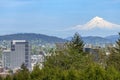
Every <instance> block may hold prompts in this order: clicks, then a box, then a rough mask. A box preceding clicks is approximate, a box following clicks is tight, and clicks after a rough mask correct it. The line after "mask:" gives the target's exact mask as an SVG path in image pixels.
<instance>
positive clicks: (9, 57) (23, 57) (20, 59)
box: [2, 40, 31, 70]
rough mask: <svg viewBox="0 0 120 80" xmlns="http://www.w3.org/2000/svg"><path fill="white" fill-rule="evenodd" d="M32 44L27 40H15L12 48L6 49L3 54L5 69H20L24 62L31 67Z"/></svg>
mask: <svg viewBox="0 0 120 80" xmlns="http://www.w3.org/2000/svg"><path fill="white" fill-rule="evenodd" d="M30 57H31V56H30V45H29V43H28V42H27V41H26V40H13V41H12V42H11V50H4V51H3V54H2V61H3V67H4V68H5V69H12V70H14V69H19V68H20V66H21V65H22V64H23V63H24V64H25V65H26V67H27V68H28V69H31V59H30Z"/></svg>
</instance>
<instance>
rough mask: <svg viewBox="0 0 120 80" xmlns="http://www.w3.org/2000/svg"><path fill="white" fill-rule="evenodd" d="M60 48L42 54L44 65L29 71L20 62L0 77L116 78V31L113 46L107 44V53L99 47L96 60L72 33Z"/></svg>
mask: <svg viewBox="0 0 120 80" xmlns="http://www.w3.org/2000/svg"><path fill="white" fill-rule="evenodd" d="M65 45H66V47H65V48H64V49H63V50H56V52H55V53H56V54H52V55H51V56H49V57H46V59H45V62H44V63H43V64H44V67H43V68H42V69H40V68H39V65H36V66H35V67H34V70H33V71H32V72H29V71H28V69H27V68H26V67H25V65H24V64H23V65H22V66H21V69H20V70H18V71H17V72H16V73H14V74H11V75H8V76H6V77H5V78H2V77H0V80H120V33H119V39H118V40H117V41H116V47H112V48H109V51H110V53H111V54H109V55H101V54H104V53H102V51H100V55H99V58H98V60H97V61H96V60H95V59H94V56H93V55H92V54H89V53H86V52H84V51H83V46H84V42H83V41H82V39H81V37H80V35H79V34H78V33H75V35H74V36H73V38H72V40H71V41H69V42H67V43H66V44H65Z"/></svg>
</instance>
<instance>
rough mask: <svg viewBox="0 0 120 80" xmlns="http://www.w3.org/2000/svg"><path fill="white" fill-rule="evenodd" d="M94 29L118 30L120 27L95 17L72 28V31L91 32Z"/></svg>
mask: <svg viewBox="0 0 120 80" xmlns="http://www.w3.org/2000/svg"><path fill="white" fill-rule="evenodd" d="M94 28H99V29H110V30H111V29H116V28H119V29H120V25H117V24H114V23H111V22H108V21H106V20H104V19H103V18H100V17H98V16H96V17H94V18H93V19H91V20H90V21H89V22H87V23H86V24H84V25H77V26H75V27H73V29H77V30H91V29H94Z"/></svg>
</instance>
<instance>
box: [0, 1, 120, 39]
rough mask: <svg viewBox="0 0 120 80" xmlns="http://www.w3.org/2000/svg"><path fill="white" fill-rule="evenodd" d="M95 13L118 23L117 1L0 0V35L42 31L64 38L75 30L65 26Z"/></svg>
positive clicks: (85, 19) (86, 20)
mask: <svg viewBox="0 0 120 80" xmlns="http://www.w3.org/2000/svg"><path fill="white" fill-rule="evenodd" d="M95 16H99V17H102V18H104V19H105V20H108V21H110V22H113V23H116V24H120V0H0V28H1V29H0V35H5V34H13V33H41V34H46V35H52V36H58V37H62V38H65V37H68V36H72V35H73V34H74V33H75V32H76V31H64V29H68V28H70V27H73V26H75V25H79V24H85V23H86V22H88V21H89V20H90V19H92V18H93V17H95ZM78 32H79V33H80V34H81V35H82V36H87V35H90V34H89V33H87V32H86V33H85V34H83V32H80V31H78ZM96 32H97V30H96V31H95V32H94V34H95V33H96ZM111 34H112V33H111ZM91 35H93V34H91ZM99 36H106V35H99Z"/></svg>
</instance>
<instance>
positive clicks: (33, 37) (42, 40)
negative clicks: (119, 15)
mask: <svg viewBox="0 0 120 80" xmlns="http://www.w3.org/2000/svg"><path fill="white" fill-rule="evenodd" d="M118 37H119V36H118V35H111V36H107V37H98V36H87V37H82V39H83V41H84V42H85V43H88V44H106V43H115V41H116V40H117V39H118ZM71 39H72V37H68V38H66V39H62V38H58V37H55V36H48V35H44V34H35V33H19V34H10V35H3V36H0V42H2V41H4V40H6V41H11V40H28V41H30V42H31V43H32V44H36V45H39V44H46V43H60V42H66V41H67V40H71Z"/></svg>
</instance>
